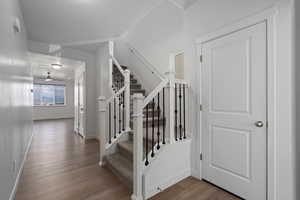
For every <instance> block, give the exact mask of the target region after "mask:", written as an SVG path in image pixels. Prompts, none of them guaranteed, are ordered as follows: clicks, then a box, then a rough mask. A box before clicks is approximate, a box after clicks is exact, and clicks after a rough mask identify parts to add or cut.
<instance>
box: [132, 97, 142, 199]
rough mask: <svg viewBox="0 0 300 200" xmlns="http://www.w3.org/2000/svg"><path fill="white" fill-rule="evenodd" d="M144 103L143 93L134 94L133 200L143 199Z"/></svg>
mask: <svg viewBox="0 0 300 200" xmlns="http://www.w3.org/2000/svg"><path fill="white" fill-rule="evenodd" d="M143 103H144V96H143V95H142V94H138V93H137V94H134V95H133V115H132V116H133V194H132V196H131V199H132V200H143V193H142V177H143Z"/></svg>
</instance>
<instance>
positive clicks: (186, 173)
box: [143, 169, 191, 199]
mask: <svg viewBox="0 0 300 200" xmlns="http://www.w3.org/2000/svg"><path fill="white" fill-rule="evenodd" d="M189 176H191V170H190V169H188V170H185V171H184V172H182V173H180V174H179V175H177V176H175V177H172V178H170V179H168V180H166V181H164V182H163V183H162V184H160V188H159V189H160V190H158V189H157V188H156V189H151V190H149V191H145V198H146V199H148V198H151V197H153V196H154V195H156V194H158V193H160V192H162V191H163V190H165V189H167V188H169V187H171V186H172V185H175V184H176V183H178V182H179V181H182V180H183V179H185V178H187V177H189ZM143 182H144V180H143ZM143 185H145V183H143Z"/></svg>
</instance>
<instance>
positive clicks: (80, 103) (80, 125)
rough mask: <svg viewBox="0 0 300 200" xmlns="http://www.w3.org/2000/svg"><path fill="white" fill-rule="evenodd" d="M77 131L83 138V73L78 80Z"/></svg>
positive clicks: (84, 106)
mask: <svg viewBox="0 0 300 200" xmlns="http://www.w3.org/2000/svg"><path fill="white" fill-rule="evenodd" d="M78 109H79V111H78V114H79V116H78V129H79V134H80V135H82V136H84V137H85V132H84V130H85V114H86V113H85V110H86V105H85V73H83V74H82V75H81V76H80V77H79V80H78Z"/></svg>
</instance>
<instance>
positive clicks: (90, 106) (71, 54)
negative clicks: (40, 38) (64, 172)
mask: <svg viewBox="0 0 300 200" xmlns="http://www.w3.org/2000/svg"><path fill="white" fill-rule="evenodd" d="M28 48H29V50H30V51H32V52H35V53H41V54H48V52H49V46H48V44H45V43H40V42H36V41H28ZM62 57H65V58H69V59H74V60H80V61H83V62H85V63H86V73H87V74H86V76H87V80H86V102H87V112H86V115H87V117H86V132H87V133H86V137H88V138H92V137H96V136H97V131H96V127H97V123H96V114H97V112H96V110H97V101H96V99H97V95H96V58H95V55H93V54H91V53H88V52H84V51H81V50H77V49H72V48H63V51H62Z"/></svg>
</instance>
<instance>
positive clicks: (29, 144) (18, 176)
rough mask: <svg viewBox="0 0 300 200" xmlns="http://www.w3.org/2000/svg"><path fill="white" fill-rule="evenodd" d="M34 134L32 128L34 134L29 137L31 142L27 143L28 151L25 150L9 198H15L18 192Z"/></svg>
mask: <svg viewBox="0 0 300 200" xmlns="http://www.w3.org/2000/svg"><path fill="white" fill-rule="evenodd" d="M33 136H34V130H32V134H31V136H30V138H29V142H28V144H27V147H26V151H25V154H24V157H23V160H22V163H21V166H20V169H19V172H18V175H17V178H16V181H15V184H14V188H13V190H12V192H11V194H10V197H9V200H14V199H15V197H16V193H17V190H18V186H19V182H20V178H21V175H22V172H23V168H24V165H25V161H26V159H27V156H28V152H29V150H30V147H31V143H32V139H33Z"/></svg>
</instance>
